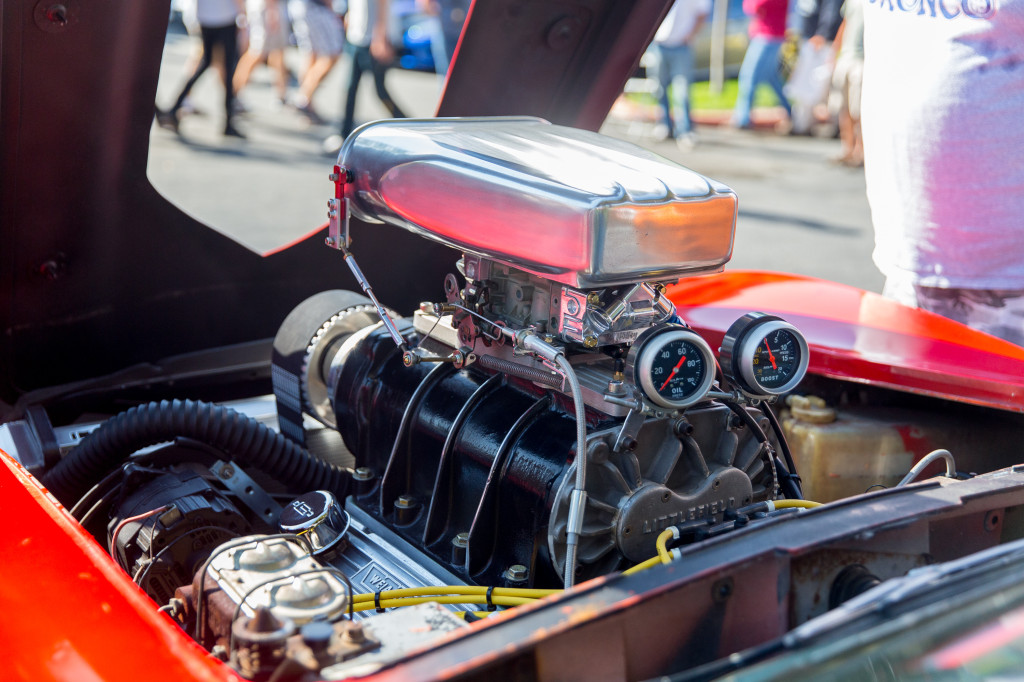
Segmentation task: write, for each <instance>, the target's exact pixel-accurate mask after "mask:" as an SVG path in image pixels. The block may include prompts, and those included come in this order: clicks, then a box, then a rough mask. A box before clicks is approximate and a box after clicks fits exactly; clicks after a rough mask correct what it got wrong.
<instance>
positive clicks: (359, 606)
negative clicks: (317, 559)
mask: <svg viewBox="0 0 1024 682" xmlns="http://www.w3.org/2000/svg"><path fill="white" fill-rule="evenodd" d="M534 601H536V599H531V598H529V597H495V596H492V597H491V603H492V604H494V605H495V606H521V605H523V604H529V603H531V602H534ZM427 602H436V603H438V604H486V603H487V596H486V595H483V596H481V595H450V596H442V597H437V596H434V597H404V598H402V599H381V600H380V607H381V608H382V609H391V608H397V607H399V606H415V605H416V604H425V603H427ZM375 608H377V604H376V603H375V602H373V601H369V602H365V601H364V602H358V603H355V604H353V605H352V610H353V611H370V610H372V609H375Z"/></svg>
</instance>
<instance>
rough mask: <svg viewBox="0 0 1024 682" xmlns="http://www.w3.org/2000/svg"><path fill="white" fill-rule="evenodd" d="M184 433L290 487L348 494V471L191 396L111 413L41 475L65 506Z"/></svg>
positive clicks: (226, 409) (265, 428) (277, 435)
mask: <svg viewBox="0 0 1024 682" xmlns="http://www.w3.org/2000/svg"><path fill="white" fill-rule="evenodd" d="M179 437H185V438H191V439H194V440H197V441H199V442H201V443H205V444H206V445H209V446H210V447H212V448H214V449H216V450H219V451H221V452H223V453H224V454H225V455H226V456H227V457H229V458H231V459H232V460H234V461H235V462H237V463H238V464H239V465H240V466H243V467H246V466H250V467H254V468H256V469H259V470H261V471H263V472H265V473H267V474H271V475H272V476H273V477H274V478H275V479H276V480H278V481H280V482H281V483H283V484H285V485H286V486H288V488H289V489H290V490H294V491H301V492H306V491H309V490H329V491H331V492H333V493H334V494H335V495H338V496H339V498H342V499H343V498H344V496H345V495H346V494H347V493H348V486H349V483H350V478H349V473H350V472H349V471H348V470H347V469H343V468H341V467H338V466H335V465H333V464H328V463H327V462H324V461H323V460H320V459H317V458H315V457H313V456H312V455H310V454H309V453H308V452H307V451H306V450H304V449H303V448H301V447H300V446H298V445H297V444H295V443H294V442H292V441H290V440H288V439H287V438H285V437H284V436H282V435H281V434H279V433H276V432H275V431H273V430H271V429H269V428H267V427H266V426H264V425H263V424H261V423H260V422H258V421H256V420H255V419H251V418H250V417H247V416H245V415H243V414H240V413H238V412H236V411H235V410H232V409H231V408H228V407H224V406H223V405H214V404H212V403H207V402H201V401H194V400H174V401H167V400H163V401H161V402H159V403H157V402H152V403H147V404H145V405H138V406H136V407H133V408H131V409H130V410H127V411H126V412H122V413H121V414H118V415H116V416H114V417H111V418H110V419H108V420H107V421H106V422H104V423H103V425H102V426H100V428H98V429H96V430H95V431H93V432H92V433H91V434H90V435H89V436H88V437H86V438H85V439H84V440H83V441H82V442H81V444H80V445H78V446H77V447H76V448H75V449H74V450H72V451H71V452H70V453H69V454H68V455H67V456H66V457H65V458H64V459H63V460H61V461H60V463H58V464H57V466H55V467H54V468H53V469H51V470H50V471H49V473H47V474H46V475H45V476H44V477H43V483H44V484H45V485H46V487H47V488H49V490H50V492H51V493H53V495H54V496H55V497H56V498H57V499H58V500H60V501H61V502H62V503H63V504H64V505H65V506H70V505H73V504H74V503H75V501H76V500H77V499H78V498H80V497H81V496H82V495H84V494H85V492H86V491H87V490H89V488H90V487H92V486H93V485H94V484H95V483H96V481H98V480H100V479H101V478H102V477H103V476H105V475H106V474H107V473H109V472H110V471H111V470H112V469H114V468H115V467H117V466H120V465H121V464H122V463H123V462H125V461H126V460H127V459H128V458H129V457H131V455H132V453H134V452H136V451H137V450H139V449H141V448H144V447H147V446H150V445H156V444H158V443H163V442H167V441H173V440H174V439H175V438H179Z"/></svg>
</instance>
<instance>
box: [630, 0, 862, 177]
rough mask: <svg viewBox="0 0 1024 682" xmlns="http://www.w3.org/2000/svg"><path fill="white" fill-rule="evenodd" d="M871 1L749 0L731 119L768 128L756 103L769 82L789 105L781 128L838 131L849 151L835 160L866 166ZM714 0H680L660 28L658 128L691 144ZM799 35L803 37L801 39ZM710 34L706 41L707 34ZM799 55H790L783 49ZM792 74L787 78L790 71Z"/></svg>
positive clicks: (652, 55)
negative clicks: (698, 53) (863, 122)
mask: <svg viewBox="0 0 1024 682" xmlns="http://www.w3.org/2000/svg"><path fill="white" fill-rule="evenodd" d="M864 2H865V0H845V1H844V0H797V2H796V6H795V7H791V6H790V4H789V1H788V0H743V3H742V6H743V11H744V13H745V14H746V16H747V22H746V25H747V29H746V34H747V47H746V51H745V53H744V56H743V60H742V64H741V66H740V67H739V71H738V92H737V96H736V104H735V108H734V110H733V112H732V116H731V118H730V120H729V124H730V125H732V126H733V127H735V128H739V129H753V128H758V127H763V125H762V124H761V122H760V121H755V120H754V102H755V96H756V94H757V90H758V88H759V87H760V86H762V85H763V86H766V87H767V88H768V90H769V91H770V92H771V93H772V94H773V95H774V97H775V100H776V102H777V104H778V106H779V108H780V109H781V110H782V113H781V115H778V114H777V115H776V116H775V118H773V119H772V127H773V128H774V129H775V130H776V131H777V132H780V133H784V134H794V135H806V134H810V133H811V132H812V131H813V130H814V129H815V128H816V126H820V125H822V124H826V125H825V126H824V128H825V129H826V130H834V131H836V133H838V135H839V137H840V139H841V142H842V151H841V153H840V154H839V155H838V156H836V158H835V159H834V160H835V161H837V162H838V163H842V164H845V165H849V166H861V165H863V160H864V154H863V148H862V144H861V141H860V86H861V74H862V71H863V61H864V24H863V4H864ZM712 10H713V4H712V0H677V1H676V2H675V3H674V4H673V5H672V8H671V9H670V10H669V13H668V15H667V16H666V17H665V20H664V22H663V23H662V25H661V26H660V27H659V29H658V31H657V33H656V34H655V37H654V41H653V43H652V44H651V48H650V50H649V53H648V57H647V59H646V62H647V63H648V64H651V65H652V67H651V70H652V72H653V73H654V79H652V80H655V81H656V87H655V89H654V91H655V95H656V97H657V99H658V102H659V105H660V108H661V113H660V123H659V126H658V128H657V131H656V135H657V136H659V137H672V138H674V139H675V141H676V143H677V144H678V145H679V147H680V149H683V150H684V151H685V150H689V149H692V148H693V146H694V144H696V142H697V140H698V137H697V133H696V132H695V131H694V126H693V120H692V116H691V111H690V86H691V85H692V83H693V81H694V74H695V71H694V64H695V50H696V49H703V50H704V51H705V52H707V51H708V50H709V46H708V42H709V41H708V40H707V39H706V37H707V36H706V34H707V33H708V32H709V23H710V18H711V14H712ZM796 36H798V37H796ZM702 37H704V38H705V39H704V40H703V41H702V40H701V38H702ZM787 44H788V45H791V46H795V49H791V50H789V52H792V53H793V55H795V56H790V57H788V58H783V56H782V55H783V52H784V48H785V47H786V46H787ZM784 71H786V72H788V78H786V79H785V81H784V79H783V72H784Z"/></svg>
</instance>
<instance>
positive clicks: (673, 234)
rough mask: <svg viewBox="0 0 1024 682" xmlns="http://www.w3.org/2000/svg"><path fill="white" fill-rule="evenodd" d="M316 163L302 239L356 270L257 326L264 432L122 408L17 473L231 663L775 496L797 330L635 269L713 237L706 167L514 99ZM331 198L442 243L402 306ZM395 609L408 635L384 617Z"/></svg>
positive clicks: (385, 635) (592, 566) (526, 595)
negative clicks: (717, 320)
mask: <svg viewBox="0 0 1024 682" xmlns="http://www.w3.org/2000/svg"><path fill="white" fill-rule="evenodd" d="M331 179H332V181H333V183H334V187H335V192H334V196H333V198H332V199H331V200H330V202H329V217H330V231H329V237H328V239H327V246H328V247H331V248H334V249H337V250H338V251H339V260H344V261H345V262H346V263H347V264H348V266H349V268H350V269H351V270H352V273H353V275H354V276H355V279H356V281H357V282H359V284H360V286H361V288H362V292H361V293H357V292H353V291H345V290H334V291H325V292H322V293H320V294H317V295H315V296H313V297H312V298H309V299H307V300H306V301H304V302H302V303H300V304H299V305H298V306H297V307H296V308H295V309H294V310H293V311H292V313H291V314H290V315H289V316H288V317H287V318H286V319H285V320H284V321H283V323H282V325H281V327H280V330H279V332H278V334H277V337H276V338H275V340H274V357H273V365H272V378H273V392H274V396H273V398H274V409H273V410H272V412H273V414H272V415H270V417H269V419H268V421H269V422H270V425H271V426H272V427H276V428H268V427H267V426H266V425H264V424H262V423H260V422H258V421H255V420H253V419H250V418H247V417H244V416H242V415H240V414H239V413H238V412H236V411H235V410H232V409H228V408H224V407H220V406H212V405H208V404H204V403H197V402H192V401H181V402H178V401H175V402H172V403H164V404H151V405H143V406H139V407H136V408H133V409H132V410H129V411H128V412H126V413H123V414H122V415H120V416H118V417H116V418H114V419H112V420H110V421H108V422H106V423H104V424H103V425H102V426H100V427H99V428H98V429H96V430H95V431H94V432H93V433H91V434H90V435H87V436H86V437H85V438H84V440H83V441H82V444H81V445H79V446H78V447H76V448H75V449H74V450H73V451H72V453H71V454H70V455H69V456H68V457H66V458H65V459H63V460H62V461H61V462H60V463H59V464H58V465H57V466H55V467H54V468H53V469H52V470H51V471H49V473H47V474H46V476H45V479H44V481H45V483H46V485H47V486H48V487H49V488H50V490H51V491H52V492H53V493H54V495H56V496H57V497H58V498H59V499H61V500H62V501H64V502H65V504H67V506H69V507H71V508H72V514H73V515H74V516H75V517H76V518H78V519H79V520H81V521H82V523H83V525H84V526H86V528H88V529H91V530H93V532H94V533H96V534H97V535H103V536H105V537H106V539H107V541H108V543H109V546H110V550H111V554H112V556H114V558H115V560H116V561H117V562H118V564H119V565H120V566H122V567H123V568H124V569H125V570H126V571H127V572H128V573H129V575H131V576H132V577H133V579H134V580H135V581H136V582H137V583H138V584H139V585H140V586H141V587H142V588H143V589H144V590H145V591H146V592H147V593H148V594H149V595H150V596H152V597H153V599H154V600H156V601H157V602H158V603H160V604H165V605H166V606H165V607H164V608H165V609H166V610H167V611H168V612H169V613H171V614H172V616H173V617H174V618H175V619H176V620H178V621H179V622H180V623H181V624H182V626H183V627H184V628H185V629H186V630H187V631H188V632H189V633H190V634H193V636H194V637H195V638H196V640H197V641H199V642H200V643H201V644H203V645H204V646H206V647H207V648H209V649H211V650H212V651H214V652H215V653H218V654H219V655H221V656H222V657H223V658H225V659H227V660H230V661H231V662H232V664H233V665H234V666H235V667H236V669H238V670H239V671H240V672H241V673H242V674H243V675H244V676H246V677H250V678H265V677H267V676H269V675H271V674H274V675H279V676H287V674H291V675H293V676H301V675H303V674H317V675H319V676H322V677H325V678H327V679H340V678H342V677H345V676H347V675H348V674H350V673H351V672H352V671H353V670H354V669H356V668H358V666H365V665H370V664H372V663H376V664H378V665H381V664H383V663H385V662H387V661H394V660H397V658H399V657H401V655H402V653H403V652H404V651H407V650H409V649H410V648H415V647H416V646H422V645H423V644H424V642H428V641H429V637H431V636H440V635H442V634H444V633H446V632H447V631H449V630H451V629H456V628H460V627H465V622H466V620H467V619H469V620H471V619H473V618H475V617H478V616H479V615H481V614H476V615H474V613H475V612H474V611H472V609H473V608H475V607H466V606H464V604H466V603H470V604H473V603H475V604H479V605H482V607H483V608H486V609H487V610H488V611H493V610H495V609H499V608H508V607H512V606H515V605H517V604H522V603H526V602H527V601H529V600H532V599H535V598H537V597H541V596H544V595H546V594H551V593H553V592H554V591H556V590H558V589H566V588H571V587H573V585H575V584H576V583H577V582H581V581H585V580H588V579H591V578H594V577H597V576H602V575H606V574H609V573H611V572H614V571H622V570H631V568H633V567H637V566H642V565H643V564H644V562H648V561H650V560H651V559H652V557H654V558H657V557H658V556H659V555H660V554H662V553H664V552H670V551H672V546H678V545H681V544H684V543H686V542H691V541H693V540H697V539H701V538H704V537H709V536H711V535H714V534H717V533H721V532H725V531H726V530H728V529H729V528H733V527H737V526H738V525H740V523H741V522H742V523H744V524H745V523H746V522H747V521H748V520H750V519H756V518H757V517H765V516H766V515H769V514H771V513H775V512H773V511H772V510H774V509H775V504H774V502H775V501H776V500H777V499H778V498H788V499H796V500H799V498H800V497H801V493H800V486H799V479H798V478H797V477H796V472H795V471H794V466H793V462H792V458H791V457H790V456H789V453H788V449H787V447H786V443H785V439H784V437H783V434H782V430H781V428H780V426H779V423H778V421H777V419H776V416H775V414H774V413H773V412H772V410H771V409H770V407H769V403H771V402H773V401H774V400H775V399H776V398H777V397H778V396H780V395H783V394H786V393H787V392H789V391H791V390H792V389H793V388H794V387H795V386H796V385H797V384H798V383H799V382H800V380H801V379H802V378H803V375H804V373H805V371H806V369H807V363H808V348H807V344H806V341H805V340H804V339H803V336H802V335H801V334H800V332H799V331H798V330H797V329H796V328H795V327H793V326H792V325H790V324H788V323H787V322H785V321H784V320H781V319H779V318H777V317H774V316H771V315H766V314H762V313H759V312H756V311H755V312H751V313H750V314H747V315H744V316H742V317H741V318H739V319H738V320H737V321H736V323H735V324H734V325H733V326H732V327H731V328H730V329H729V331H728V333H727V334H726V335H725V339H724V341H723V342H722V344H721V347H719V348H712V347H711V346H710V345H709V343H708V342H707V341H706V340H705V339H703V338H702V337H701V336H700V335H699V334H698V333H696V332H695V331H694V330H693V329H691V328H690V327H689V326H687V324H686V321H685V320H683V319H680V317H679V316H678V315H677V314H676V310H675V307H674V305H673V304H672V303H671V302H670V301H669V299H668V298H667V296H666V294H665V286H666V285H667V284H671V283H672V282H675V281H677V280H678V279H679V278H681V277H687V276H691V275H697V274H705V273H711V272H716V271H719V270H720V269H721V268H722V266H723V265H724V264H725V263H726V262H727V261H728V260H729V258H730V256H731V253H732V244H733V232H734V226H735V220H736V210H737V200H736V196H735V194H734V193H733V192H732V191H731V190H730V189H728V188H727V187H725V186H723V185H721V184H719V183H716V182H714V181H712V180H709V179H707V178H705V177H703V176H701V175H699V174H697V173H695V172H693V171H690V170H688V169H685V168H682V167H680V166H677V165H675V164H672V163H670V162H668V161H666V160H664V159H662V158H660V157H658V156H656V155H654V154H652V153H650V152H647V151H646V150H643V149H640V148H639V147H636V146H634V145H631V144H629V143H626V142H621V141H618V140H614V139H611V138H607V137H604V136H601V135H599V134H596V133H590V132H586V131H580V130H575V129H570V128H563V127H559V126H554V125H551V124H549V123H547V122H546V121H543V120H541V119H535V118H502V119H458V120H455V119H433V120H422V121H415V120H414V121H404V120H403V121H380V122H376V123H372V124H368V125H366V126H363V127H362V128H360V129H359V130H357V131H356V133H354V134H353V135H352V136H351V137H350V138H349V139H348V140H347V141H346V143H345V146H344V147H343V149H342V151H341V154H340V157H339V160H338V164H337V166H335V168H334V172H333V174H332V175H331ZM350 216H356V217H358V218H360V219H362V220H364V221H368V222H377V223H387V224H390V225H392V226H396V227H398V228H403V229H406V230H410V231H413V232H415V233H417V234H419V235H421V236H423V237H424V238H425V239H430V240H434V241H437V242H440V243H442V244H445V245H447V246H450V247H451V248H452V250H453V251H452V255H453V258H452V270H453V271H452V272H451V273H450V274H449V275H448V276H447V277H446V278H445V279H444V281H443V282H438V290H437V294H436V295H433V294H432V293H431V292H426V291H425V292H422V294H423V299H424V302H423V303H422V304H421V305H420V307H419V309H418V310H416V311H414V312H413V314H412V315H411V316H406V317H401V316H399V315H398V313H396V312H394V311H391V310H389V309H387V308H386V307H385V306H384V305H382V304H381V303H380V302H379V301H378V300H377V298H376V296H375V295H374V293H373V289H372V283H371V282H369V281H367V279H366V278H365V277H364V276H363V275H362V272H361V270H360V269H359V266H358V265H357V263H356V259H355V257H356V254H357V253H358V244H357V243H356V244H354V243H352V240H351V239H350V235H349V230H348V221H349V219H350ZM382 229H385V228H382ZM387 229H390V228H387ZM242 411H244V410H242ZM779 506H782V505H779ZM779 511H781V510H779ZM438 585H442V586H446V588H445V589H446V590H448V592H445V591H444V590H438V589H435V590H434V591H433V592H429V591H428V593H429V594H431V595H433V596H431V598H430V600H429V601H430V603H428V604H419V605H416V606H415V609H416V610H415V611H414V610H413V609H412V608H409V609H399V610H396V611H392V612H387V613H383V612H384V611H385V610H386V609H387V608H388V607H389V606H391V605H397V604H395V603H394V601H393V600H399V599H408V598H410V597H412V596H413V595H416V594H420V593H417V592H416V590H419V589H425V588H427V587H429V586H438ZM446 594H448V595H449V596H450V598H449V597H446V596H445V595H446ZM438 595H440V596H438ZM389 600H390V601H389ZM439 604H451V606H450V607H448V606H444V607H442V606H439ZM398 614H403V615H401V616H400V617H399V616H398ZM482 615H484V616H486V615H487V612H486V611H485V612H483V613H482ZM364 616H369V617H364ZM410 622H416V623H421V624H422V627H417V628H413V629H414V630H416V632H418V633H419V634H420V635H421V636H420V638H419V639H416V640H415V641H413V642H409V641H407V640H406V639H405V638H404V637H397V636H394V628H395V627H396V626H395V625H394V623H401V627H404V628H405V629H406V630H408V629H409V623H410ZM282 666H285V667H283V668H282ZM287 666H292V668H293V669H291V672H290V673H289V672H288V671H289V668H287ZM353 666H356V668H354V667H353ZM282 671H283V672H282Z"/></svg>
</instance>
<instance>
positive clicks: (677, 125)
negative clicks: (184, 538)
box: [652, 0, 711, 151]
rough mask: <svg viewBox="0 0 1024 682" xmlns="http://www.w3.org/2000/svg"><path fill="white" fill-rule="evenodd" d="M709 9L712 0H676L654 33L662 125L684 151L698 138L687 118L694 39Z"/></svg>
mask: <svg viewBox="0 0 1024 682" xmlns="http://www.w3.org/2000/svg"><path fill="white" fill-rule="evenodd" d="M710 13H711V0H676V2H675V4H673V5H672V8H671V9H670V10H669V11H668V14H667V15H666V16H665V20H664V21H662V23H661V26H659V27H658V31H657V33H655V34H654V43H653V50H652V52H653V54H654V56H655V58H656V60H657V66H656V71H657V74H658V102H659V103H660V104H661V111H662V125H664V126H665V127H666V128H667V132H668V136H669V137H672V138H674V139H675V140H676V144H677V145H678V146H679V148H680V149H682V150H683V151H687V150H689V149H692V148H693V145H694V144H695V143H696V141H697V136H696V134H695V133H694V132H693V122H692V121H691V119H690V83H691V82H692V81H693V41H694V38H696V36H697V33H698V32H699V31H700V29H701V27H702V26H703V25H704V22H705V21H706V20H707V18H708V14H710Z"/></svg>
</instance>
